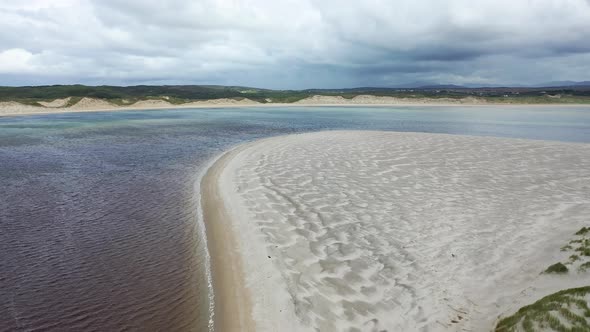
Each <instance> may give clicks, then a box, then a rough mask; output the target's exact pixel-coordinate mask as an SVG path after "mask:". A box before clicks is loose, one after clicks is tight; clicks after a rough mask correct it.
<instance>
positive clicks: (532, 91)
mask: <svg viewBox="0 0 590 332" xmlns="http://www.w3.org/2000/svg"><path fill="white" fill-rule="evenodd" d="M314 95H324V96H342V97H343V98H345V99H352V98H354V97H356V96H359V95H373V96H381V97H396V98H404V99H423V98H426V99H447V100H448V99H451V100H459V99H463V98H467V97H471V98H477V99H478V100H482V101H487V102H492V103H503V104H539V103H565V104H567V103H582V104H587V103H590V88H588V87H580V88H575V87H561V88H474V89H469V88H461V87H459V88H452V89H448V88H440V89H437V88H417V89H399V88H354V89H308V90H269V89H257V88H249V87H240V86H215V85H163V86H149V85H137V86H127V87H121V86H85V85H51V86H25V87H0V101H18V102H21V103H24V104H28V105H36V106H39V104H38V102H39V101H51V100H55V99H60V98H67V97H73V98H72V101H70V103H69V104H73V103H74V101H75V100H76V98H78V99H77V100H79V98H82V97H90V98H99V99H104V100H107V101H109V102H111V103H113V104H116V105H129V104H132V103H134V102H137V101H139V100H146V99H161V100H166V101H168V102H170V103H172V104H182V103H186V102H190V101H196V100H208V99H219V98H231V99H243V98H248V99H252V100H255V101H258V102H261V103H267V102H269V101H271V102H273V103H292V102H296V101H298V100H301V99H304V98H307V97H311V96H314Z"/></svg>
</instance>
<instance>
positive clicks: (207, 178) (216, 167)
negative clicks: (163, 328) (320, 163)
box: [200, 144, 255, 332]
mask: <svg viewBox="0 0 590 332" xmlns="http://www.w3.org/2000/svg"><path fill="white" fill-rule="evenodd" d="M248 145H249V144H241V145H239V146H238V147H236V148H233V149H230V150H229V151H226V152H224V153H223V154H222V155H221V156H220V157H219V158H217V160H215V161H214V162H213V163H212V165H211V166H210V167H209V168H208V169H207V171H206V172H205V174H204V175H203V177H202V179H201V185H200V191H201V212H202V218H203V224H204V226H205V234H206V237H207V250H208V251H209V256H210V268H211V275H212V284H213V299H214V303H213V305H214V309H213V331H215V332H226V331H255V324H254V320H253V318H252V305H251V294H250V292H249V290H248V289H247V287H246V285H245V275H244V269H243V262H242V257H241V255H240V254H239V252H238V242H237V239H236V237H235V235H234V234H233V230H232V229H231V224H230V223H229V222H230V216H229V215H228V213H227V210H226V209H225V207H224V202H223V198H222V197H221V192H220V188H219V178H220V176H221V174H222V173H223V170H224V168H225V166H226V165H227V163H228V162H229V161H230V160H231V159H232V158H233V157H234V156H235V155H236V154H237V153H239V152H240V151H241V150H243V149H244V148H245V147H246V146H248Z"/></svg>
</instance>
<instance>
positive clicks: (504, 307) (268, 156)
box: [201, 131, 590, 331]
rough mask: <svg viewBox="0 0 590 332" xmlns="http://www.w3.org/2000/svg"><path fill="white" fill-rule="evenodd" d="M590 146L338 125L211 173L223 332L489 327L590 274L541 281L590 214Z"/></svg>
mask: <svg viewBox="0 0 590 332" xmlns="http://www.w3.org/2000/svg"><path fill="white" fill-rule="evenodd" d="M589 188H590V145H588V144H577V143H560V142H548V141H532V140H522V139H504V138H489V137H471V136H459V135H443V134H423V133H395V132H368V131H333V132H319V133H310V134H300V135H290V136H282V137H276V138H270V139H265V140H261V141H257V142H254V143H248V144H245V145H242V146H240V147H238V148H237V149H234V150H232V151H231V152H229V153H227V154H226V155H224V156H223V157H222V158H221V159H219V160H218V161H217V162H216V163H215V164H214V165H213V166H212V167H211V168H210V169H209V171H208V172H207V174H206V176H205V177H204V178H203V182H202V187H201V192H202V195H203V198H202V204H203V214H204V219H205V224H206V227H207V235H208V243H209V249H210V252H211V259H212V271H213V278H214V290H215V324H216V331H233V330H236V329H239V330H245V331H251V330H256V331H314V330H321V331H343V330H357V331H383V330H388V331H418V330H420V331H463V330H472V331H483V330H491V329H492V328H493V327H494V325H495V322H496V321H497V320H498V318H499V317H501V316H505V315H510V314H512V313H514V311H516V310H517V309H518V308H520V307H522V306H523V305H526V304H529V303H531V302H534V301H536V300H538V299H539V298H541V297H543V296H545V295H548V294H551V293H553V292H556V291H558V290H561V289H565V288H570V287H578V286H586V285H587V284H588V280H589V279H590V272H577V271H576V270H572V271H571V272H570V273H568V274H566V275H559V276H556V275H551V274H543V273H542V272H543V271H544V270H545V269H546V268H547V267H548V266H549V265H551V264H553V263H555V262H558V261H567V257H568V256H569V253H567V252H563V251H560V247H561V246H562V245H563V244H564V243H567V242H568V240H570V239H571V236H572V234H574V233H575V232H576V230H578V229H580V227H582V226H588V223H589V222H590V220H588V217H587V216H588V215H590V197H589V196H588V190H589Z"/></svg>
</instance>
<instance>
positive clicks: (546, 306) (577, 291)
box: [496, 227, 590, 332]
mask: <svg viewBox="0 0 590 332" xmlns="http://www.w3.org/2000/svg"><path fill="white" fill-rule="evenodd" d="M588 235H590V227H582V228H581V229H580V230H579V231H577V232H576V233H575V234H574V236H575V238H574V239H572V240H570V241H569V243H568V244H566V245H565V246H563V247H561V251H564V252H572V254H571V255H570V256H569V260H568V261H567V262H566V263H561V262H558V263H555V264H553V265H551V266H549V267H548V268H547V269H546V270H545V271H544V272H543V273H548V274H564V273H569V271H570V268H575V266H576V265H577V269H576V270H577V272H578V273H586V272H587V271H588V270H590V257H589V256H590V255H586V253H590V239H589V238H587V236H588ZM568 266H569V267H568ZM589 301H590V286H586V287H581V288H571V289H566V290H562V291H559V292H557V293H554V294H551V295H549V296H546V297H544V298H542V299H540V300H539V301H537V302H535V303H533V304H531V305H528V306H525V307H522V308H521V309H520V310H518V311H517V312H516V313H515V314H513V315H512V316H509V317H506V318H503V319H502V320H500V321H499V322H498V323H497V325H496V331H497V332H500V331H501V332H512V331H514V332H515V331H526V332H532V331H559V332H562V331H564V332H581V331H590V308H589V307H588V304H589Z"/></svg>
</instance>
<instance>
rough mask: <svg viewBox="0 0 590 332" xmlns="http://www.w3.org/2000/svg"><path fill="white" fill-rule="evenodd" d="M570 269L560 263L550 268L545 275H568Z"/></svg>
mask: <svg viewBox="0 0 590 332" xmlns="http://www.w3.org/2000/svg"><path fill="white" fill-rule="evenodd" d="M567 271H568V268H567V266H565V265H563V263H561V262H559V263H555V264H553V265H551V266H549V267H548V268H547V269H546V270H545V273H567Z"/></svg>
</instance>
